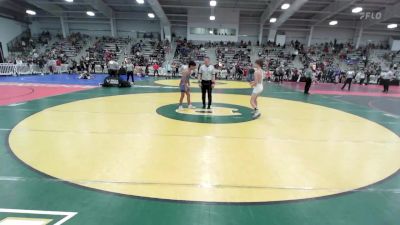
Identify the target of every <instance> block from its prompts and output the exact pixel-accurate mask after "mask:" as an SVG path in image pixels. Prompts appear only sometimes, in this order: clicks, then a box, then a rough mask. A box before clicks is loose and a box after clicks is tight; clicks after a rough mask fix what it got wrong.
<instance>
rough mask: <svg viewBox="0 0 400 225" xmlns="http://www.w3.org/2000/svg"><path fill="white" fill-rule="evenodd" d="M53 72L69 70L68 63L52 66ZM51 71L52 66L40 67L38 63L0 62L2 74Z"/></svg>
mask: <svg viewBox="0 0 400 225" xmlns="http://www.w3.org/2000/svg"><path fill="white" fill-rule="evenodd" d="M52 69H53V73H55V74H57V73H66V72H68V64H62V65H61V66H52ZM42 73H50V66H47V65H46V66H44V67H43V68H40V67H39V65H37V64H27V63H23V64H12V63H0V76H1V75H3V76H5V75H14V76H17V75H31V74H32V75H34V74H42Z"/></svg>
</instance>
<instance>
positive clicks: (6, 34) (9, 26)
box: [0, 17, 28, 57]
mask: <svg viewBox="0 0 400 225" xmlns="http://www.w3.org/2000/svg"><path fill="white" fill-rule="evenodd" d="M0 28H1V31H0V42H1V44H2V47H3V53H4V57H8V48H7V44H8V43H9V42H10V41H11V40H13V39H14V38H15V37H17V36H18V35H20V34H21V33H22V32H23V31H25V30H26V29H27V28H28V24H25V23H21V22H18V21H15V20H10V19H6V18H3V17H0Z"/></svg>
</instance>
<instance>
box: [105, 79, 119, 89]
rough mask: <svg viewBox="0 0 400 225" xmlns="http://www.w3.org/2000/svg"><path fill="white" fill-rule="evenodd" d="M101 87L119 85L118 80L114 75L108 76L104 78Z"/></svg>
mask: <svg viewBox="0 0 400 225" xmlns="http://www.w3.org/2000/svg"><path fill="white" fill-rule="evenodd" d="M102 86H103V87H119V80H118V78H116V77H114V76H108V77H106V78H105V79H104V82H103V84H102Z"/></svg>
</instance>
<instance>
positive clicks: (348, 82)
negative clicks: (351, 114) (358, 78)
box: [342, 78, 353, 91]
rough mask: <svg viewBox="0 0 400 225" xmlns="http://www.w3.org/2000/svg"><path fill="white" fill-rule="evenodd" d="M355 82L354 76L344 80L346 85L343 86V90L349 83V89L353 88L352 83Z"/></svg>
mask: <svg viewBox="0 0 400 225" xmlns="http://www.w3.org/2000/svg"><path fill="white" fill-rule="evenodd" d="M352 82H353V78H347V79H346V81H345V82H344V85H343V87H342V90H343V89H344V88H345V87H346V85H349V91H350V88H351V83H352Z"/></svg>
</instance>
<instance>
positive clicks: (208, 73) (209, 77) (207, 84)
mask: <svg viewBox="0 0 400 225" xmlns="http://www.w3.org/2000/svg"><path fill="white" fill-rule="evenodd" d="M198 78H199V85H200V87H201V93H202V100H203V109H205V108H206V92H207V96H208V107H207V108H208V109H211V104H212V89H213V88H214V85H215V69H214V66H213V65H210V58H209V57H205V58H204V65H202V66H201V67H200V70H199V77H198Z"/></svg>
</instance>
